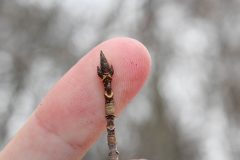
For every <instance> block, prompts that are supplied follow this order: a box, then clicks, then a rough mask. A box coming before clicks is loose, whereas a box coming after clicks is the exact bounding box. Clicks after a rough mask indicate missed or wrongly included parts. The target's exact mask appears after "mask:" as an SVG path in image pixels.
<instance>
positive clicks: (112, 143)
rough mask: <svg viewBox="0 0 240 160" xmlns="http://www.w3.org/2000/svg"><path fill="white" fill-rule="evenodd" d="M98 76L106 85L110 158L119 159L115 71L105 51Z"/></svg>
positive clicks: (106, 114)
mask: <svg viewBox="0 0 240 160" xmlns="http://www.w3.org/2000/svg"><path fill="white" fill-rule="evenodd" d="M97 73H98V76H99V77H100V78H101V79H102V81H103V85H104V90H105V91H104V97H105V116H106V120H107V141H108V147H109V154H108V160H118V158H119V152H118V150H117V141H116V134H115V125H114V118H115V108H114V99H113V91H112V86H111V82H112V76H113V73H114V70H113V66H112V65H111V66H110V65H109V63H108V61H107V59H106V57H105V56H104V54H103V52H102V51H101V53H100V67H99V66H97Z"/></svg>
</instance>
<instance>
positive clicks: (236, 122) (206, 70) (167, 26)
mask: <svg viewBox="0 0 240 160" xmlns="http://www.w3.org/2000/svg"><path fill="white" fill-rule="evenodd" d="M116 36H129V37H132V38H135V39H138V40H139V41H141V42H142V43H143V44H145V45H146V47H147V48H148V49H149V52H150V54H151V56H152V61H153V65H152V72H151V76H150V78H149V79H148V82H147V83H146V84H145V87H144V88H143V89H142V90H141V92H140V93H139V94H138V96H137V97H136V98H135V99H134V100H133V101H132V102H131V103H130V104H129V107H128V109H127V110H126V111H125V112H124V113H123V114H122V116H121V117H120V118H119V119H118V120H117V131H118V133H117V136H118V137H117V138H118V143H119V150H120V153H121V159H122V160H124V159H125V160H127V159H130V158H146V159H149V160H237V159H239V157H240V139H239V135H240V116H239V113H240V73H239V70H240V63H239V61H240V53H239V51H240V45H239V40H240V39H239V38H240V1H239V0H228V1H227V0H201V1H199V0H181V1H177V0H131V1H127V0H115V1H111V0H101V1H100V0H91V1H89V0H81V1H77V0H61V1H58V0H41V1H37V0H11V1H9V0H0V146H1V148H3V146H4V145H5V144H6V143H7V142H8V141H9V139H10V138H11V137H12V136H13V135H14V134H15V133H16V131H17V130H18V129H19V128H20V127H21V126H22V125H23V123H24V122H25V121H26V119H27V117H28V116H29V115H30V114H31V113H32V111H33V110H34V107H35V106H37V104H38V103H39V102H40V101H41V99H42V97H43V96H44V95H45V94H46V93H47V91H48V90H49V89H50V88H51V86H52V85H53V84H54V83H55V82H56V81H57V80H58V79H59V78H60V77H61V76H62V75H63V74H64V73H65V72H66V71H67V70H68V69H69V68H70V67H71V66H72V65H73V64H75V63H76V62H77V61H78V60H79V59H80V58H81V57H82V56H84V54H85V53H87V51H89V50H90V49H91V48H92V47H94V46H95V45H96V44H98V43H99V42H102V41H103V40H106V39H109V38H112V37H116ZM105 143H106V136H105V135H103V136H102V137H101V139H100V140H99V141H98V143H97V144H96V145H94V146H93V148H92V149H91V150H90V151H89V152H88V153H87V155H86V156H85V157H84V160H95V159H101V160H104V159H106V154H107V150H108V149H107V145H103V144H105Z"/></svg>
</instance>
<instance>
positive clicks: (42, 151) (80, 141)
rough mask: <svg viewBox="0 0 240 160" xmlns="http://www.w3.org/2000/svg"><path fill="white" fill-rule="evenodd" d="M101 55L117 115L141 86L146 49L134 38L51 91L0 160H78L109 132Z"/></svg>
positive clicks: (85, 62)
mask: <svg viewBox="0 0 240 160" xmlns="http://www.w3.org/2000/svg"><path fill="white" fill-rule="evenodd" d="M100 50H102V51H103V52H104V54H105V56H106V58H107V59H108V61H109V63H110V64H112V65H113V67H114V71H115V73H114V76H113V81H112V87H113V91H114V100H115V107H116V112H117V115H119V113H120V112H121V111H122V110H123V109H124V107H125V106H126V104H127V103H128V102H129V101H130V100H131V99H132V98H133V97H134V96H135V95H136V94H137V92H138V91H139V90H140V88H141V87H142V86H143V84H144V82H145V80H146V78H147V76H148V73H149V70H150V64H151V60H150V56H149V54H148V51H147V49H146V48H145V47H144V46H143V45H142V44H141V43H139V42H138V41H136V40H133V39H130V38H114V39H111V40H108V41H105V42H103V43H101V44H99V45H98V46H96V47H95V48H94V49H92V50H91V51H90V52H89V53H88V54H87V55H86V56H84V57H83V58H82V59H81V60H80V61H79V62H78V63H77V64H76V65H74V66H73V67H72V68H71V69H70V70H69V71H68V72H67V73H66V74H65V75H64V76H63V77H62V79H61V80H60V81H59V82H57V83H56V85H55V86H54V87H53V88H52V89H51V90H50V91H49V93H48V94H47V96H46V97H45V98H44V99H43V101H42V102H41V104H39V106H38V107H37V109H36V111H35V112H34V113H33V114H32V116H31V117H30V118H29V120H28V121H27V123H26V124H25V125H24V126H23V128H22V129H21V130H20V131H19V132H18V133H17V135H16V136H15V137H14V138H13V139H12V140H11V142H10V143H9V144H8V145H7V146H6V147H5V148H4V149H3V150H2V152H0V160H77V159H79V158H82V157H83V156H84V154H85V153H86V152H87V150H88V149H89V148H90V147H91V145H93V144H94V142H96V140H97V139H98V138H99V136H100V135H101V133H102V132H103V131H104V130H105V125H106V122H105V117H104V115H105V113H104V96H103V92H104V91H103V84H102V82H101V80H100V79H99V77H98V76H97V65H99V53H100Z"/></svg>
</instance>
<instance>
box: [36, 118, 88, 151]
mask: <svg viewBox="0 0 240 160" xmlns="http://www.w3.org/2000/svg"><path fill="white" fill-rule="evenodd" d="M34 116H35V119H36V122H37V125H38V126H39V127H40V128H42V129H43V130H45V131H46V132H47V133H48V134H52V135H54V136H55V137H56V138H58V139H59V140H60V141H62V142H63V143H64V144H66V145H68V146H69V147H71V148H72V149H73V150H75V151H77V152H78V151H79V150H80V149H81V148H83V147H84V146H80V145H77V146H78V147H75V146H76V145H74V144H72V143H70V142H68V141H66V140H65V139H63V138H62V137H61V136H60V135H59V134H58V133H57V132H56V131H55V130H53V129H51V127H49V126H48V127H47V126H46V125H45V123H44V122H43V121H41V118H39V117H38V114H34Z"/></svg>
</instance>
